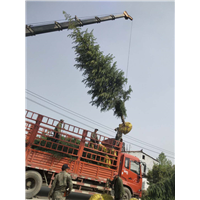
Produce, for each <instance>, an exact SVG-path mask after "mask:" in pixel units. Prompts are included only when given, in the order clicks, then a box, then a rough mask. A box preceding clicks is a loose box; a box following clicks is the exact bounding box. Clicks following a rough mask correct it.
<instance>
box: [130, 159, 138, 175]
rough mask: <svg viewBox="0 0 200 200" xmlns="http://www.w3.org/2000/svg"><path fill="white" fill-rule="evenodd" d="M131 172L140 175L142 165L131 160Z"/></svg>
mask: <svg viewBox="0 0 200 200" xmlns="http://www.w3.org/2000/svg"><path fill="white" fill-rule="evenodd" d="M130 170H131V171H132V172H134V173H136V174H138V175H140V164H139V163H138V162H136V161H132V160H131V168H130Z"/></svg>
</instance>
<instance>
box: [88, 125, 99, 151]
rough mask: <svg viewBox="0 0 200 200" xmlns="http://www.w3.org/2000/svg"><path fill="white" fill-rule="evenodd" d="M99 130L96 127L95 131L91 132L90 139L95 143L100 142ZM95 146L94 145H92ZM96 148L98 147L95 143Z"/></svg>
mask: <svg viewBox="0 0 200 200" xmlns="http://www.w3.org/2000/svg"><path fill="white" fill-rule="evenodd" d="M97 131H98V129H97V128H96V129H95V130H94V132H92V133H91V138H90V141H91V142H92V143H94V144H99V141H98V136H97ZM92 146H93V145H92ZM95 148H96V145H95Z"/></svg>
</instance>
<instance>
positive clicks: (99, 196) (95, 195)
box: [89, 194, 114, 200]
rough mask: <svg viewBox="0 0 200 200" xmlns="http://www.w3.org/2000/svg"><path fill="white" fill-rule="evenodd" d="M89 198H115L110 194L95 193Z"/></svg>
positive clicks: (92, 199) (104, 199)
mask: <svg viewBox="0 0 200 200" xmlns="http://www.w3.org/2000/svg"><path fill="white" fill-rule="evenodd" d="M89 200H114V199H113V198H112V196H110V195H109V194H94V195H92V196H91V197H90V199H89Z"/></svg>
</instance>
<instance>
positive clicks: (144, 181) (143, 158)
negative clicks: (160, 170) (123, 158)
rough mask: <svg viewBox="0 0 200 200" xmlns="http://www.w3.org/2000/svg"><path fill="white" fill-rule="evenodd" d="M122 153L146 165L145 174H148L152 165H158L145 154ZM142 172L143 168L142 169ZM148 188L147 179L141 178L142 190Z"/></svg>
mask: <svg viewBox="0 0 200 200" xmlns="http://www.w3.org/2000/svg"><path fill="white" fill-rule="evenodd" d="M124 153H128V154H130V155H133V156H135V157H137V158H139V159H140V160H141V161H142V162H145V163H146V174H147V173H148V171H149V170H152V168H153V165H154V164H156V163H157V164H158V161H156V160H155V159H153V158H152V157H150V156H148V155H147V154H145V153H143V152H142V151H135V152H134V151H130V152H129V151H125V152H124ZM142 172H144V171H143V168H142ZM147 188H148V183H147V178H144V177H143V178H142V189H143V190H147Z"/></svg>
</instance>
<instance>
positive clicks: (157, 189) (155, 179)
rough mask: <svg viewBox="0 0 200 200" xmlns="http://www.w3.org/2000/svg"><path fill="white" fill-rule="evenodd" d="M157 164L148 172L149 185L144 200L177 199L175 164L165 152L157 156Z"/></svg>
mask: <svg viewBox="0 0 200 200" xmlns="http://www.w3.org/2000/svg"><path fill="white" fill-rule="evenodd" d="M157 160H158V161H159V164H155V165H154V166H153V169H152V170H150V171H149V172H148V175H147V180H148V184H149V187H148V189H147V195H145V197H143V198H142V199H143V200H174V199H175V166H174V165H172V162H171V161H170V160H168V159H167V158H166V156H165V154H164V153H161V154H160V155H159V157H158V158H157Z"/></svg>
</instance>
